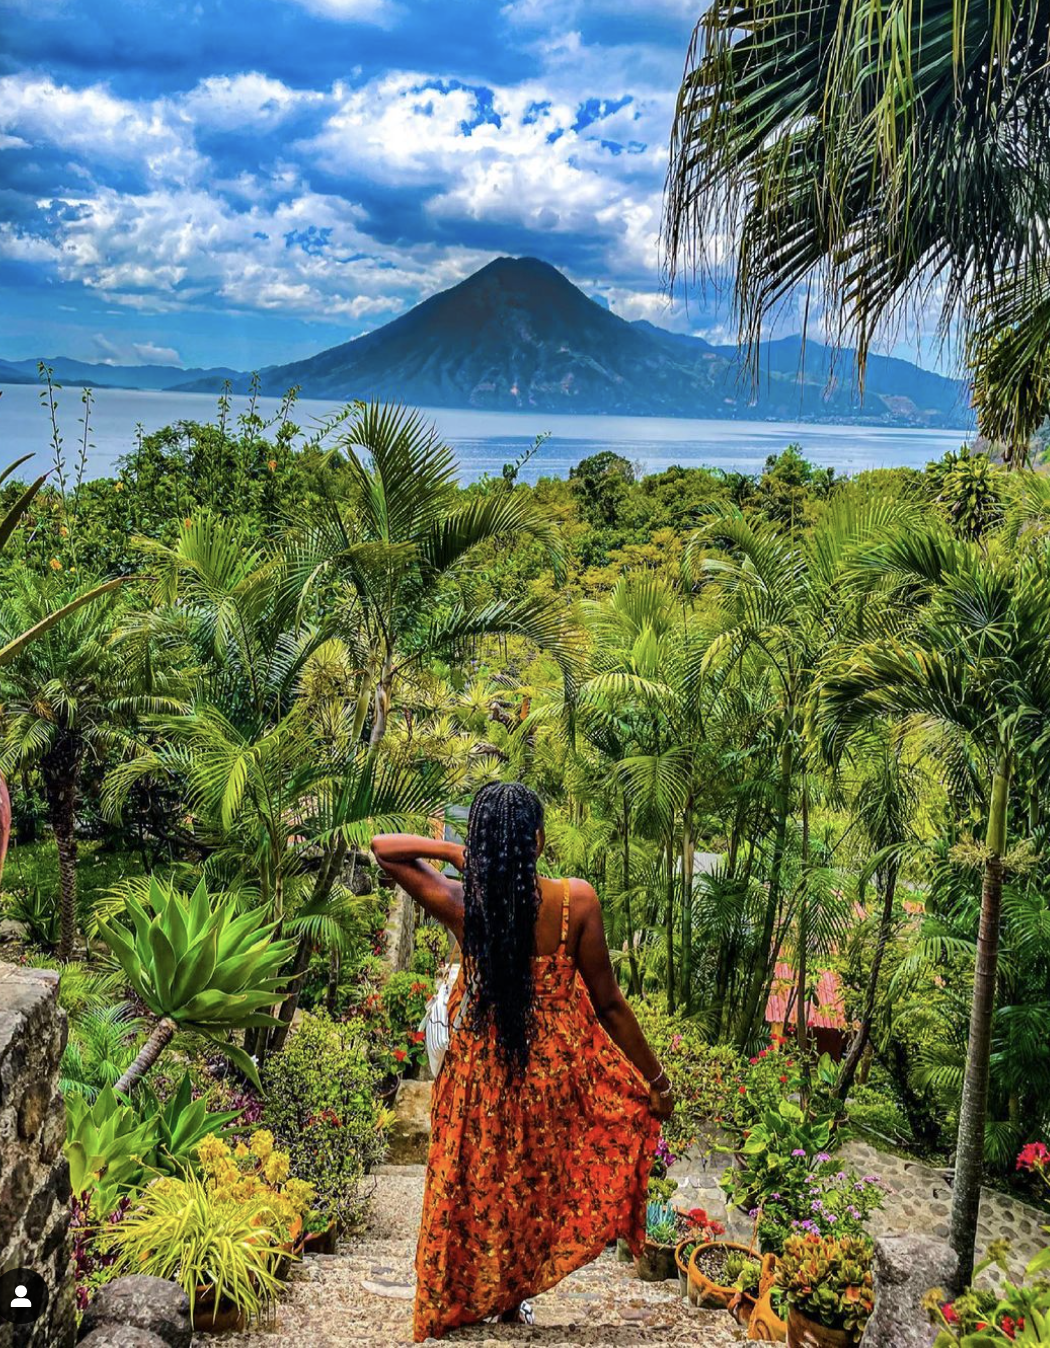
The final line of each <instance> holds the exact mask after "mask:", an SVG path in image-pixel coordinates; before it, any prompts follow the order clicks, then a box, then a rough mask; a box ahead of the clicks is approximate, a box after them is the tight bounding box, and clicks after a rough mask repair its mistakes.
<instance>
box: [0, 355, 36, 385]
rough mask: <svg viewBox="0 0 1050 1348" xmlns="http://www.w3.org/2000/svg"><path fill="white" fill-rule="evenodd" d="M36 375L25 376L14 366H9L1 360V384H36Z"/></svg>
mask: <svg viewBox="0 0 1050 1348" xmlns="http://www.w3.org/2000/svg"><path fill="white" fill-rule="evenodd" d="M35 383H36V375H35V374H33V375H28V374H24V373H23V372H22V371H21V370H20V369H17V368H16V367H15V366H14V365H9V364H8V363H7V361H5V360H0V384H35Z"/></svg>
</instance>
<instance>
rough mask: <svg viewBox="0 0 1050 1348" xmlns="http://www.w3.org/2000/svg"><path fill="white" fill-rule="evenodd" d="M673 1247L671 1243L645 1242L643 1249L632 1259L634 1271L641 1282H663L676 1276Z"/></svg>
mask: <svg viewBox="0 0 1050 1348" xmlns="http://www.w3.org/2000/svg"><path fill="white" fill-rule="evenodd" d="M674 1249H675V1247H674V1246H673V1245H654V1244H653V1243H652V1241H650V1240H647V1241H646V1242H645V1249H644V1250H643V1251H642V1253H641V1254H640V1255H639V1256H638V1258H637V1259H636V1260H635V1261H634V1271H635V1273H637V1274H638V1276H639V1278H641V1280H642V1282H664V1281H666V1280H667V1279H668V1278H676V1277H677V1276H678V1269H677V1268H676V1267H675V1262H674Z"/></svg>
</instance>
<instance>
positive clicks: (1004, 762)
mask: <svg viewBox="0 0 1050 1348" xmlns="http://www.w3.org/2000/svg"><path fill="white" fill-rule="evenodd" d="M856 571H857V575H858V576H859V577H861V578H862V579H863V580H864V582H865V584H866V585H867V586H874V585H876V584H878V585H882V586H886V587H890V588H891V589H892V590H893V591H894V592H895V593H896V594H897V595H898V596H899V597H900V598H901V599H903V600H906V601H907V602H908V604H909V605H910V606H912V609H913V611H916V617H915V620H914V630H912V631H911V632H908V633H903V634H901V635H883V636H881V637H880V638H879V639H878V640H875V641H868V642H865V643H863V644H860V645H858V646H857V647H856V648H855V649H853V650H852V651H850V652H848V653H845V654H842V655H841V656H840V657H839V658H838V659H837V660H836V661H835V663H834V666H833V667H832V668H831V670H830V672H829V674H828V675H827V677H826V678H825V679H824V681H823V685H822V688H821V690H820V704H819V720H820V723H821V725H822V727H823V732H824V738H825V742H826V744H827V745H828V747H829V749H830V751H831V752H832V753H833V754H834V753H837V752H838V751H839V749H840V747H841V744H842V742H843V740H844V738H845V737H846V736H848V735H849V734H850V733H851V732H852V731H853V730H854V729H855V728H856V727H857V726H858V725H859V724H860V723H861V722H862V721H863V720H864V719H865V718H867V717H870V716H871V715H873V714H878V715H887V716H891V717H899V718H908V719H909V721H910V722H911V723H912V724H914V725H915V726H916V727H917V728H919V729H920V730H921V731H922V732H923V733H924V734H925V735H926V736H927V738H928V740H929V743H930V746H931V748H933V749H934V750H936V751H937V752H939V753H940V754H942V755H943V757H944V759H945V761H946V763H947V764H948V765H949V768H950V770H951V771H952V773H953V775H954V776H955V778H956V779H959V780H962V781H964V782H966V783H967V784H968V785H969V786H970V788H971V790H972V792H973V793H974V794H975V795H976V797H977V799H978V800H979V801H980V804H981V806H982V807H983V810H984V814H985V818H986V821H987V823H986V828H985V837H984V842H983V844H981V845H980V849H979V855H980V856H981V858H982V867H983V885H982V894H981V914H980V930H979V934H978V941H977V955H976V963H975V970H974V988H973V1000H972V1003H971V1011H970V1033H969V1044H968V1049H967V1058H966V1070H965V1077H964V1082H963V1092H962V1103H961V1106H960V1112H959V1133H958V1144H957V1149H956V1172H955V1186H954V1192H953V1200H952V1223H951V1232H952V1244H953V1246H954V1248H955V1250H956V1252H957V1253H958V1256H959V1275H958V1276H959V1280H960V1282H961V1283H965V1282H968V1281H969V1276H970V1272H971V1270H972V1267H973V1258H974V1245H975V1240H976V1232H977V1214H978V1208H979V1204H980V1196H981V1178H982V1172H983V1160H984V1133H985V1123H986V1120H987V1115H988V1082H989V1059H990V1051H991V1035H992V1018H993V1013H994V1010H995V995H996V974H997V965H998V955H999V928H1000V916H1001V908H1002V898H1003V877H1004V872H1005V869H1006V865H1007V827H1008V823H1009V818H1010V800H1011V787H1012V785H1013V783H1014V781H1015V777H1016V775H1017V773H1018V770H1019V765H1021V764H1022V763H1023V764H1025V765H1026V767H1027V770H1028V771H1029V772H1032V773H1035V774H1036V775H1039V773H1038V769H1039V762H1040V750H1041V748H1042V744H1043V743H1044V742H1045V738H1046V735H1047V733H1048V732H1047V726H1048V721H1047V717H1048V715H1050V544H1048V541H1047V539H1046V538H1045V537H1044V536H1039V535H1036V534H1034V533H1028V534H1023V535H1022V536H1021V538H1020V540H1019V541H1018V542H1017V543H1016V545H1015V546H1014V547H1008V546H1007V545H1006V544H1005V543H1003V542H1002V541H1001V540H992V541H991V542H989V543H986V544H985V545H983V546H982V545H979V544H975V543H966V542H961V541H959V540H957V539H956V538H954V537H953V536H952V534H951V533H950V532H949V531H948V529H947V528H946V527H944V526H939V525H936V524H935V525H934V526H932V527H930V526H928V527H926V528H924V529H918V528H913V529H911V530H910V531H908V532H903V531H900V532H896V533H893V534H891V536H890V537H889V538H887V539H886V540H885V541H883V542H881V543H878V544H875V545H873V546H872V547H870V548H869V549H867V550H866V552H865V553H864V554H863V556H861V557H859V558H858V559H857V562H856ZM923 601H925V602H923ZM916 604H919V605H920V607H919V608H918V609H917V610H915V608H914V606H915V605H916Z"/></svg>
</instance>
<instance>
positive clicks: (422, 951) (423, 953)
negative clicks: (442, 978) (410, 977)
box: [412, 925, 449, 978]
mask: <svg viewBox="0 0 1050 1348" xmlns="http://www.w3.org/2000/svg"><path fill="white" fill-rule="evenodd" d="M448 953H449V939H448V932H447V931H446V930H445V928H444V927H439V926H436V925H427V926H425V927H419V928H418V929H417V931H416V948H415V951H414V952H413V955H412V972H413V973H416V974H421V975H423V976H424V977H425V978H434V977H435V976H436V974H437V971H438V970H439V969H440V968H441V966H442V965H443V964H444V963H445V962H446V960H447V959H448Z"/></svg>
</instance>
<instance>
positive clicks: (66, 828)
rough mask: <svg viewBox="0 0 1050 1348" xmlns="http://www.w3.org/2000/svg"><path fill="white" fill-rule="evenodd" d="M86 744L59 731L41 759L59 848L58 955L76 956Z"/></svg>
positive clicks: (42, 774) (48, 802)
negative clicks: (79, 819)
mask: <svg viewBox="0 0 1050 1348" xmlns="http://www.w3.org/2000/svg"><path fill="white" fill-rule="evenodd" d="M83 759H84V746H83V743H82V741H81V739H80V736H79V735H73V734H70V733H69V731H67V730H59V731H58V732H57V734H56V736H55V740H54V743H53V744H52V746H51V748H50V749H49V750H48V751H47V753H46V754H45V755H44V757H43V758H42V759H41V762H40V773H41V778H42V780H43V787H44V797H45V799H46V800H47V813H48V819H49V821H50V824H51V830H52V832H53V833H54V835H55V847H56V848H57V850H58V894H59V923H60V926H59V942H58V958H59V959H60V960H70V959H72V958H73V947H74V946H75V945H76V939H77V836H76V825H77V799H78V796H79V793H80V769H81V764H82V763H83Z"/></svg>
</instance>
